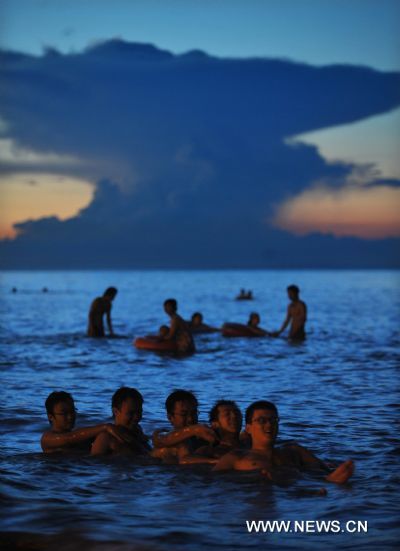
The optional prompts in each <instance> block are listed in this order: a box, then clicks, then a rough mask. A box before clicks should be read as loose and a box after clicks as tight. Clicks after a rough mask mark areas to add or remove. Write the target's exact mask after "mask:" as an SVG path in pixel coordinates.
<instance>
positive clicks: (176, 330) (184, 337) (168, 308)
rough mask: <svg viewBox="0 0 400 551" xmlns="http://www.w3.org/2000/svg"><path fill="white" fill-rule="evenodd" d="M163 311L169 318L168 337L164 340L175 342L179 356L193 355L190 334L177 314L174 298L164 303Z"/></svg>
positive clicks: (186, 325) (192, 342)
mask: <svg viewBox="0 0 400 551" xmlns="http://www.w3.org/2000/svg"><path fill="white" fill-rule="evenodd" d="M164 310H165V312H166V314H168V316H169V317H170V318H171V324H170V327H169V332H168V335H167V336H166V337H164V338H165V340H173V341H175V342H176V346H177V351H178V352H179V353H180V354H193V352H195V351H196V348H195V346H194V341H193V337H192V333H191V332H190V329H189V326H188V324H187V323H186V321H185V320H184V319H183V318H181V316H180V315H179V314H178V313H177V310H178V303H177V302H176V300H175V299H174V298H169V299H167V300H166V301H165V302H164Z"/></svg>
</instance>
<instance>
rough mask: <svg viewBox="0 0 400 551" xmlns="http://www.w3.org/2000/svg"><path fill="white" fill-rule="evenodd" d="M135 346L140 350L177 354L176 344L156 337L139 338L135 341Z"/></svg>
mask: <svg viewBox="0 0 400 551" xmlns="http://www.w3.org/2000/svg"><path fill="white" fill-rule="evenodd" d="M133 345H134V347H135V348H138V349H139V350H153V351H154V352H177V346H176V342H174V341H166V340H163V339H160V337H158V336H154V335H147V336H146V337H138V338H137V339H135V340H134V341H133Z"/></svg>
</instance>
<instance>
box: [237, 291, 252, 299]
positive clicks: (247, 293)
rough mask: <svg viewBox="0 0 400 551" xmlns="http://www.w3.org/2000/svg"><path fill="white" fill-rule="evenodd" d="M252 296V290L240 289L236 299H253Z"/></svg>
mask: <svg viewBox="0 0 400 551" xmlns="http://www.w3.org/2000/svg"><path fill="white" fill-rule="evenodd" d="M253 298H254V297H253V291H250V290H249V291H245V290H244V289H240V293H239V294H238V295H237V297H236V300H253Z"/></svg>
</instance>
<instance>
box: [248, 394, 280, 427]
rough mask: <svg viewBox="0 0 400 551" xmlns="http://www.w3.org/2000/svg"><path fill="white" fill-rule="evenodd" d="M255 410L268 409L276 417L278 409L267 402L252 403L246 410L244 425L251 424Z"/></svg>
mask: <svg viewBox="0 0 400 551" xmlns="http://www.w3.org/2000/svg"><path fill="white" fill-rule="evenodd" d="M256 409H270V410H271V411H273V412H274V413H275V414H276V415H278V408H277V407H276V405H275V404H273V403H272V402H267V401H266V400H259V401H258V402H253V403H252V404H250V405H249V407H248V408H247V409H246V425H247V424H249V423H251V421H252V419H253V413H254V412H255V410H256Z"/></svg>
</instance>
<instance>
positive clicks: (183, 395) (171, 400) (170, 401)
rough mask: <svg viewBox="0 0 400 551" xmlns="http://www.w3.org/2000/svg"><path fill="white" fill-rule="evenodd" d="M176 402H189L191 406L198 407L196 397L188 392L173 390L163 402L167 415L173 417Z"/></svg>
mask: <svg viewBox="0 0 400 551" xmlns="http://www.w3.org/2000/svg"><path fill="white" fill-rule="evenodd" d="M176 402H191V403H192V404H193V405H195V406H196V408H197V406H198V405H199V403H198V401H197V398H196V396H195V395H194V394H193V392H190V391H189V390H181V389H178V390H174V392H171V394H170V395H169V396H168V398H167V399H166V400H165V409H166V410H167V413H168V414H169V415H173V413H174V409H175V404H176Z"/></svg>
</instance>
